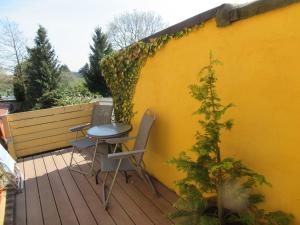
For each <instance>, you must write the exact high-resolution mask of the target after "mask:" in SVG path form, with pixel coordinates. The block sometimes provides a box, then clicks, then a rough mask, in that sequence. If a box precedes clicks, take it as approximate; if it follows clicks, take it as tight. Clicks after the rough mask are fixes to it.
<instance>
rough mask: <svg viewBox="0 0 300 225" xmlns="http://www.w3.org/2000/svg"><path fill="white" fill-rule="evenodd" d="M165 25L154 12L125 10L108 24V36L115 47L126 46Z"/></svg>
mask: <svg viewBox="0 0 300 225" xmlns="http://www.w3.org/2000/svg"><path fill="white" fill-rule="evenodd" d="M166 26H167V24H166V23H164V22H163V19H162V17H161V16H159V15H157V14H156V13H154V12H141V11H137V10H134V11H132V12H125V13H123V14H121V15H119V16H117V17H115V18H114V20H113V21H112V22H111V23H109V24H108V38H109V40H110V42H111V43H112V45H113V47H114V48H116V49H119V48H124V47H127V46H128V45H130V44H132V43H134V42H137V41H139V40H141V39H143V38H145V37H147V36H149V35H151V34H153V33H155V32H157V31H160V30H162V29H163V28H165V27H166Z"/></svg>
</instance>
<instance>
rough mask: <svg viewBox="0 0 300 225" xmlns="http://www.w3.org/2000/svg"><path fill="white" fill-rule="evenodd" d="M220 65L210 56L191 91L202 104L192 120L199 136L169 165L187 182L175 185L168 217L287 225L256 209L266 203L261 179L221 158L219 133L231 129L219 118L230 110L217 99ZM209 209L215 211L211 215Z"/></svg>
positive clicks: (194, 224)
mask: <svg viewBox="0 0 300 225" xmlns="http://www.w3.org/2000/svg"><path fill="white" fill-rule="evenodd" d="M219 64H220V62H219V61H218V60H216V59H214V58H213V56H212V54H211V55H210V61H209V64H208V65H207V66H205V67H203V68H202V70H201V71H200V74H199V84H194V85H191V86H190V91H191V95H192V96H193V97H194V98H195V99H196V100H198V101H200V107H199V108H198V110H197V111H196V112H195V114H197V115H200V120H199V124H200V126H201V128H202V129H201V130H202V132H197V133H196V143H195V144H194V146H193V147H192V149H191V155H188V154H187V153H185V152H183V153H181V154H180V155H179V157H177V158H173V159H172V160H170V163H171V164H174V165H175V166H176V168H177V169H178V170H179V171H183V172H184V173H185V177H184V178H183V179H181V180H179V181H177V182H176V185H177V187H178V189H179V195H180V198H179V199H178V201H177V202H176V203H175V207H176V209H177V210H176V212H175V213H172V214H171V215H170V217H171V218H172V219H175V221H176V224H182V225H183V224H184V225H185V224H190V225H209V224H216V225H225V224H226V223H229V222H243V224H246V225H258V224H259V225H288V224H290V222H291V221H292V218H293V216H292V215H289V214H285V213H283V212H280V211H276V212H266V211H265V210H261V209H259V208H258V207H257V204H259V203H261V202H263V201H264V197H263V195H261V194H259V193H256V192H255V191H254V189H255V187H257V186H259V185H263V184H267V185H270V184H269V183H268V182H267V181H266V179H265V177H264V176H262V175H260V174H258V173H256V172H254V171H253V170H251V169H249V168H248V167H246V166H245V165H244V164H243V163H242V162H241V161H240V160H236V159H233V158H222V155H221V149H220V142H221V131H222V130H230V129H231V127H232V125H233V121H232V120H224V119H223V116H224V114H225V113H226V112H227V110H228V109H230V108H231V107H232V106H233V105H232V104H223V103H222V102H221V99H220V97H219V96H218V94H217V90H216V82H217V77H216V75H215V69H214V67H215V65H219ZM207 196H210V198H208V197H207ZM211 199H213V200H214V201H211ZM212 202H214V203H212ZM213 207H214V208H215V209H216V210H215V211H213V213H212V212H211V210H210V209H211V208H213ZM228 210H230V212H231V214H228V213H227V211H228Z"/></svg>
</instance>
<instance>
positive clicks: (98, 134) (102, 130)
mask: <svg viewBox="0 0 300 225" xmlns="http://www.w3.org/2000/svg"><path fill="white" fill-rule="evenodd" d="M131 129H132V127H131V125H129V124H124V123H111V124H103V125H98V126H94V127H91V128H90V129H88V131H87V135H88V136H89V137H93V138H99V139H109V138H115V137H120V136H123V135H125V134H128V133H129V132H130V131H131Z"/></svg>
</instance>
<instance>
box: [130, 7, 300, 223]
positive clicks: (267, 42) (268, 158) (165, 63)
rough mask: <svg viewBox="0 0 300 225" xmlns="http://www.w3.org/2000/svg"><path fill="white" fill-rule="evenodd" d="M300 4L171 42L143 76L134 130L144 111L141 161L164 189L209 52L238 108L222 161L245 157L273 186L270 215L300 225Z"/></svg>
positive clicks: (184, 141) (190, 134) (192, 120)
mask: <svg viewBox="0 0 300 225" xmlns="http://www.w3.org/2000/svg"><path fill="white" fill-rule="evenodd" d="M299 21H300V4H299V3H297V4H293V5H290V6H288V7H285V8H281V9H277V10H273V11H271V12H268V13H265V14H262V15H258V16H254V17H251V18H249V19H246V20H242V21H239V22H236V23H234V24H232V25H230V26H228V27H225V28H217V27H216V24H215V21H214V20H210V21H208V22H207V23H206V24H205V26H204V27H203V28H201V29H200V30H198V31H195V32H192V33H190V34H189V35H188V36H186V37H183V38H181V39H179V40H172V41H171V42H170V43H168V44H167V45H166V46H165V47H164V48H163V49H161V50H160V51H159V52H158V53H157V54H156V55H155V56H154V57H153V58H150V59H149V60H148V61H147V63H146V65H145V66H144V68H143V69H142V71H141V75H140V79H139V81H138V84H137V88H136V93H135V97H134V110H135V111H136V112H137V114H136V116H135V117H134V120H133V124H134V127H135V128H136V127H137V125H138V124H139V120H140V119H141V116H142V114H143V112H144V111H145V109H146V108H151V109H152V110H154V111H155V112H156V113H157V121H156V123H155V126H154V128H153V130H152V134H151V137H150V140H149V145H148V152H147V154H146V156H145V161H146V166H147V169H148V171H149V172H150V173H151V174H153V175H154V176H155V177H157V178H158V179H159V180H160V181H161V182H163V183H164V184H166V185H167V186H169V187H171V188H174V184H173V182H174V181H175V180H176V179H178V178H180V175H181V174H180V173H178V172H177V171H176V169H175V168H174V167H172V166H169V165H167V164H166V161H167V160H168V159H171V158H172V157H174V156H176V155H178V153H179V152H181V151H183V150H188V149H189V148H190V147H191V146H192V145H193V143H194V134H195V132H196V130H198V129H199V125H198V124H197V120H198V117H197V116H194V115H192V113H193V112H194V111H195V110H196V109H197V107H198V106H199V103H198V102H197V101H195V100H194V99H193V98H192V97H191V96H190V94H189V90H188V86H189V85H190V84H193V83H195V82H196V78H197V74H198V72H199V70H200V69H201V67H203V66H204V65H207V63H208V55H209V51H210V50H212V51H213V53H214V55H215V57H217V58H218V59H220V60H221V61H222V62H223V66H218V67H217V75H218V78H219V81H218V90H219V95H220V96H221V97H222V99H223V101H224V103H229V102H232V103H234V104H235V105H236V107H234V108H233V109H231V110H230V111H229V113H228V114H227V116H228V118H233V119H234V123H235V125H234V127H233V129H232V131H231V132H226V133H225V134H224V135H223V138H222V149H223V151H224V153H225V155H227V156H234V157H236V158H239V159H242V160H243V161H244V163H245V164H246V165H248V166H249V167H250V168H252V169H254V170H256V171H258V172H260V173H262V174H264V175H265V176H266V177H267V179H268V180H269V181H270V182H271V183H272V184H273V187H272V188H270V187H265V188H262V191H263V192H264V193H265V194H266V200H267V204H266V205H265V207H267V208H268V209H281V210H285V211H287V212H291V213H293V214H294V215H295V216H296V222H295V224H300V146H299V141H300V131H299V128H300V23H299Z"/></svg>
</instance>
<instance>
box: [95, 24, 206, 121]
mask: <svg viewBox="0 0 300 225" xmlns="http://www.w3.org/2000/svg"><path fill="white" fill-rule="evenodd" d="M202 26H203V24H200V25H198V26H195V27H193V28H188V29H184V30H183V31H181V32H178V33H175V34H173V35H163V36H160V37H158V38H153V39H150V40H149V41H148V42H142V41H141V42H137V43H135V44H132V45H130V46H129V47H127V48H124V49H121V50H119V51H117V52H113V53H112V54H110V55H107V56H105V57H104V58H103V59H102V60H101V69H102V74H103V76H104V78H105V80H106V83H107V85H108V87H109V89H110V90H111V93H112V98H113V102H114V112H115V119H116V121H117V122H124V123H130V121H131V119H132V117H133V115H134V112H133V104H132V99H133V96H134V92H135V87H136V84H137V81H138V79H139V74H140V70H141V68H142V67H143V65H144V64H145V62H146V60H147V58H148V57H150V56H153V55H154V54H155V53H156V52H157V51H158V50H159V49H161V48H162V47H163V46H164V45H165V44H167V43H168V42H169V41H170V40H171V39H177V38H181V37H183V36H184V35H187V34H188V33H189V32H191V31H193V30H195V29H198V28H200V27H202Z"/></svg>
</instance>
